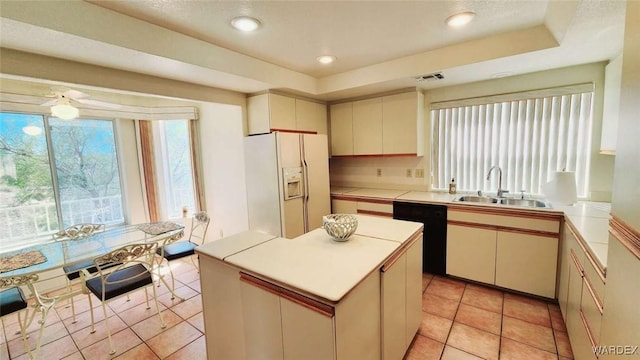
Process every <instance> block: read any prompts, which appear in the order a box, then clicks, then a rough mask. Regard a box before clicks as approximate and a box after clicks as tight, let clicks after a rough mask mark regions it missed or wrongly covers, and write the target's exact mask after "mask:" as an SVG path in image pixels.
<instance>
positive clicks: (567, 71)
mask: <svg viewBox="0 0 640 360" xmlns="http://www.w3.org/2000/svg"><path fill="white" fill-rule="evenodd" d="M605 65H606V63H605V62H600V63H593V64H586V65H579V66H572V67H567V68H562V69H554V70H548V71H542V72H537V73H531V74H524V75H519V76H511V77H507V78H501V79H492V80H487V81H481V82H475V83H469V84H463V85H457V86H449V87H443V88H438V89H433V90H430V91H426V92H425V116H426V119H425V120H426V121H425V140H427V141H425V156H424V157H423V158H421V159H420V160H419V161H416V160H415V159H414V160H410V159H403V158H388V159H359V158H351V159H331V170H332V171H333V172H332V174H331V176H332V178H331V181H332V184H334V185H342V186H362V187H374V188H375V187H385V188H400V189H408V190H412V189H418V190H428V189H429V187H430V176H429V173H430V163H431V162H430V154H431V149H430V147H431V143H430V139H431V130H430V129H431V121H430V119H429V116H428V115H429V110H430V103H432V102H440V101H447V100H456V99H465V98H473V97H479V96H488V95H496V94H505V93H511V92H518V91H524V90H532V89H544V88H549V87H556V86H562V85H571V84H580V83H587V82H594V83H595V99H596V100H595V103H594V117H593V127H592V140H591V168H590V176H589V191H590V198H591V200H594V201H610V200H611V187H612V180H613V163H614V157H612V156H610V155H600V153H599V151H600V135H601V132H602V108H603V95H602V94H603V89H604V67H605ZM427 154H428V155H427ZM411 166H415V167H424V169H425V179H416V178H406V176H405V172H406V168H409V167H411ZM377 168H382V169H383V172H382V173H383V176H381V177H378V176H377V175H376V169H377ZM385 170H387V171H386V172H385ZM334 172H335V175H336V177H335V178H334Z"/></svg>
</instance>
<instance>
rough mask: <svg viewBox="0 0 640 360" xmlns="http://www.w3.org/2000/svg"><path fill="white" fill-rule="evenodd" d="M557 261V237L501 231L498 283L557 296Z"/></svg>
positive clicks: (553, 296)
mask: <svg viewBox="0 0 640 360" xmlns="http://www.w3.org/2000/svg"><path fill="white" fill-rule="evenodd" d="M557 264H558V238H557V237H547V236H539V235H532V234H523V233H518V232H511V231H502V230H501V231H498V242H497V247H496V282H495V284H496V285H498V286H502V287H505V288H508V289H513V290H518V291H523V292H526V293H529V294H535V295H539V296H544V297H547V298H551V299H554V298H555V297H556V296H555V295H556V275H557V272H556V270H557Z"/></svg>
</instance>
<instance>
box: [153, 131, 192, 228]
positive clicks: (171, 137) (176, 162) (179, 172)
mask: <svg viewBox="0 0 640 360" xmlns="http://www.w3.org/2000/svg"><path fill="white" fill-rule="evenodd" d="M155 123H156V124H157V130H158V132H157V133H158V138H159V140H160V141H159V144H160V149H159V153H161V154H162V156H160V157H159V159H158V162H159V163H158V164H157V166H158V169H159V171H158V173H159V174H161V175H160V176H158V187H159V188H160V189H163V191H160V192H159V193H160V204H161V206H160V208H161V213H162V214H163V215H164V218H178V217H181V216H182V209H183V208H186V209H187V210H188V211H189V212H190V213H193V212H194V211H195V210H196V206H195V196H194V181H193V171H192V164H193V162H192V159H191V145H190V144H191V141H190V136H189V121H188V120H160V121H157V122H155ZM157 151H158V150H157Z"/></svg>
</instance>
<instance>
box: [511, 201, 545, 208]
mask: <svg viewBox="0 0 640 360" xmlns="http://www.w3.org/2000/svg"><path fill="white" fill-rule="evenodd" d="M500 203H501V204H504V205H511V206H526V207H536V208H549V207H551V206H549V204H548V203H546V202H544V201H540V200H534V199H500Z"/></svg>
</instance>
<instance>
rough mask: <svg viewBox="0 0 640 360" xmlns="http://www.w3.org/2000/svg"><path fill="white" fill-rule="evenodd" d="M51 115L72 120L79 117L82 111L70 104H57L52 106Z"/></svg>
mask: <svg viewBox="0 0 640 360" xmlns="http://www.w3.org/2000/svg"><path fill="white" fill-rule="evenodd" d="M51 115H53V116H55V117H57V118H60V119H62V120H71V119H75V118H77V117H78V115H80V111H79V110H78V108H77V107H75V106H72V105H70V104H57V105H54V106H52V107H51Z"/></svg>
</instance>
